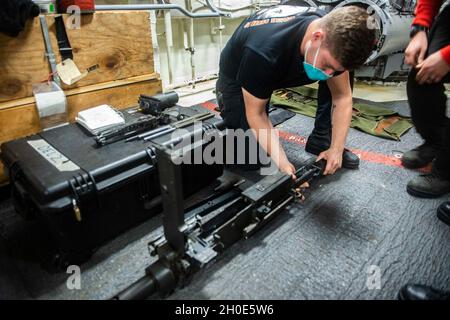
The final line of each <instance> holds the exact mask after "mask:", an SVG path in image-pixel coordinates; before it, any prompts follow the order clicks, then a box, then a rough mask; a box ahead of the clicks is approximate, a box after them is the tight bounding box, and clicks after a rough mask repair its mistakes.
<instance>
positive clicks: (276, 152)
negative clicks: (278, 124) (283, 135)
mask: <svg viewBox="0 0 450 320" xmlns="http://www.w3.org/2000/svg"><path fill="white" fill-rule="evenodd" d="M247 122H248V124H249V126H250V128H251V129H252V130H254V134H255V136H256V139H257V140H258V142H259V144H260V145H261V147H263V149H264V150H265V151H266V152H267V154H268V155H269V156H270V157H271V158H272V159H273V160H274V161H275V164H276V165H277V166H279V165H280V162H282V161H286V160H287V157H286V153H285V152H284V150H283V147H282V146H281V144H280V140H279V138H278V135H277V133H276V129H274V128H273V126H272V123H271V122H270V119H269V117H268V116H267V114H266V113H264V114H259V115H258V116H253V117H251V118H248V119H247Z"/></svg>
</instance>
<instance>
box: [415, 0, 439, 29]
mask: <svg viewBox="0 0 450 320" xmlns="http://www.w3.org/2000/svg"><path fill="white" fill-rule="evenodd" d="M442 2H443V0H419V2H418V4H417V7H416V18H415V19H414V21H413V24H418V25H421V26H424V27H427V28H430V27H431V24H432V23H433V19H434V17H435V16H436V15H437V14H438V12H439V8H440V7H441V5H442Z"/></svg>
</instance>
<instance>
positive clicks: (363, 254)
mask: <svg viewBox="0 0 450 320" xmlns="http://www.w3.org/2000/svg"><path fill="white" fill-rule="evenodd" d="M384 105H385V106H387V105H388V106H390V107H392V108H393V109H395V110H398V111H400V112H402V113H403V114H407V113H408V108H407V104H406V102H396V103H387V104H386V103H385V104H384ZM312 125H313V119H311V118H307V117H304V116H299V115H297V116H295V117H294V118H292V119H290V120H288V121H287V122H285V123H284V124H282V125H281V127H280V129H282V130H284V131H288V132H291V133H294V134H297V135H300V136H307V135H308V134H309V133H310V131H311V129H312ZM420 142H421V140H420V138H419V136H418V135H417V133H416V132H415V130H414V129H412V130H411V131H410V132H408V133H407V134H406V135H405V136H404V137H403V138H402V141H401V142H395V141H389V140H384V139H380V138H377V137H373V136H370V135H367V134H365V133H361V132H359V131H356V130H353V129H351V130H350V134H349V137H348V140H347V145H348V147H350V148H356V149H360V150H365V151H370V152H374V153H377V154H383V155H387V156H393V155H395V154H398V151H406V150H408V149H410V148H411V147H413V146H416V145H417V144H419V143H420ZM283 144H284V146H285V147H286V150H287V153H288V156H289V158H290V159H291V160H292V161H293V162H294V163H300V162H301V160H302V159H305V158H308V155H307V154H306V153H305V151H304V150H303V147H302V146H301V145H299V144H297V143H294V142H287V141H284V142H283ZM417 174H418V173H417V172H415V171H411V170H406V169H404V168H402V167H397V166H390V165H386V164H380V163H376V162H371V161H362V163H361V166H360V169H359V170H355V171H349V170H344V169H343V170H341V171H340V172H339V173H337V174H336V175H334V176H331V177H327V178H324V179H322V180H321V181H320V183H319V184H318V185H317V186H316V187H315V189H314V190H311V193H310V195H309V197H308V198H307V201H306V202H305V203H304V204H303V205H301V204H294V205H291V206H290V207H289V208H287V209H286V210H285V212H284V213H283V214H282V215H280V216H279V217H278V218H277V219H276V220H274V221H273V223H271V224H270V225H268V226H267V227H266V228H264V229H263V230H261V231H260V232H259V233H257V234H256V235H255V236H253V237H252V238H250V239H248V240H243V241H241V242H239V243H237V244H236V245H234V246H233V247H232V248H230V250H228V251H227V252H226V253H225V254H224V255H222V256H221V258H220V259H219V260H218V261H217V262H216V263H215V264H214V265H212V266H211V267H209V268H208V269H207V270H205V271H203V272H202V273H201V274H199V275H197V276H196V277H195V278H194V281H193V282H192V284H191V285H189V286H188V287H186V288H184V289H182V290H181V291H179V292H177V293H176V294H174V295H173V296H172V297H171V299H395V298H396V294H397V292H398V289H399V288H400V287H401V286H402V285H403V284H405V283H407V282H417V283H423V284H429V285H432V286H435V287H437V288H442V289H450V227H449V226H447V225H445V224H443V223H442V222H440V221H439V220H438V219H437V218H436V213H435V212H436V208H437V206H438V205H439V204H440V203H441V202H443V201H444V200H449V199H450V196H449V195H447V196H445V197H442V198H440V199H433V200H425V199H416V198H413V197H411V196H409V195H408V194H407V193H406V191H405V186H406V183H407V182H408V180H409V179H411V178H413V177H414V176H415V175H417ZM250 178H254V177H250ZM160 225H161V220H160V217H156V218H154V219H152V220H150V221H148V222H146V223H144V224H142V225H140V226H138V227H136V228H134V229H132V230H130V231H129V232H126V233H125V234H123V235H121V236H120V237H118V238H116V239H114V240H113V241H111V242H110V243H108V244H106V245H104V246H103V247H101V248H100V249H99V250H98V251H97V252H96V253H95V254H94V256H93V258H92V259H91V260H90V261H89V262H87V263H86V264H84V265H83V266H81V270H82V278H81V281H82V283H81V285H82V288H81V290H72V291H71V290H68V289H67V287H66V280H67V277H68V275H67V274H65V273H60V274H56V275H51V274H48V273H46V272H45V271H43V270H42V269H41V268H40V267H39V265H38V264H37V263H36V262H35V259H34V258H35V256H36V255H38V253H37V252H36V251H35V247H36V246H37V245H38V240H36V239H39V228H38V227H37V226H36V225H35V224H34V223H33V222H25V221H23V220H22V219H21V218H20V217H18V216H17V215H16V214H15V213H14V209H13V208H12V205H11V201H10V200H4V201H3V202H1V203H0V299H7V298H18V299H105V298H109V297H111V296H112V295H113V294H115V293H117V292H118V291H120V290H121V289H123V288H124V287H126V286H127V285H128V284H130V283H131V282H133V281H134V280H136V279H137V278H139V277H140V276H142V275H143V273H144V268H145V267H146V266H147V265H148V264H149V263H150V262H151V261H152V259H151V258H150V257H149V254H148V251H147V248H146V244H147V242H148V240H149V239H150V235H149V233H150V232H152V230H153V232H154V230H157V229H158V228H159V226H160ZM33 255H34V257H33ZM371 266H376V267H377V268H379V271H380V280H381V288H380V289H376V288H375V289H369V288H368V286H367V280H368V276H369V270H370V268H373V267H371Z"/></svg>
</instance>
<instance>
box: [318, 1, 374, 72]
mask: <svg viewBox="0 0 450 320" xmlns="http://www.w3.org/2000/svg"><path fill="white" fill-rule="evenodd" d="M368 19H371V17H370V16H369V14H368V13H367V11H366V10H365V9H363V8H361V7H357V6H347V7H341V8H336V9H334V10H332V11H331V12H330V13H328V14H326V15H325V16H324V17H323V18H322V22H321V27H322V28H323V29H324V31H325V44H326V46H327V47H328V49H329V50H330V52H331V54H332V56H333V57H334V58H335V59H336V60H337V61H338V62H339V63H340V64H341V65H342V66H343V67H344V68H345V69H346V70H354V69H356V68H358V67H360V66H362V65H363V64H364V62H365V61H366V60H367V58H368V57H369V55H370V53H371V52H372V50H373V49H374V47H375V32H376V30H375V29H374V28H371V26H372V25H373V24H371V23H370V20H368Z"/></svg>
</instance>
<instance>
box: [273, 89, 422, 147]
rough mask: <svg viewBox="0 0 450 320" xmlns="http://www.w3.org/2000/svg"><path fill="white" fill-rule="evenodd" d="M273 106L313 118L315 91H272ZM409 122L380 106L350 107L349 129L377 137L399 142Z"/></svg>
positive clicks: (315, 106)
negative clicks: (351, 108) (351, 113)
mask: <svg viewBox="0 0 450 320" xmlns="http://www.w3.org/2000/svg"><path fill="white" fill-rule="evenodd" d="M270 102H271V103H272V104H273V105H274V106H283V107H285V108H286V109H289V110H292V111H294V112H296V113H299V114H303V115H306V116H309V117H313V118H314V117H315V116H316V110H317V89H313V88H308V87H295V88H287V89H279V90H276V91H275V92H274V93H273V94H272V98H271V101H270ZM412 126H413V125H412V122H411V119H410V118H408V117H405V116H402V115H400V114H398V113H397V112H395V111H393V110H391V109H388V108H383V107H378V106H372V105H368V104H365V103H354V104H353V115H352V122H351V127H352V128H355V129H359V130H361V131H364V132H366V133H369V134H372V135H374V136H377V137H382V138H386V139H392V140H400V137H401V136H402V135H403V134H405V133H406V132H407V131H408V130H409V129H411V128H412Z"/></svg>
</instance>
